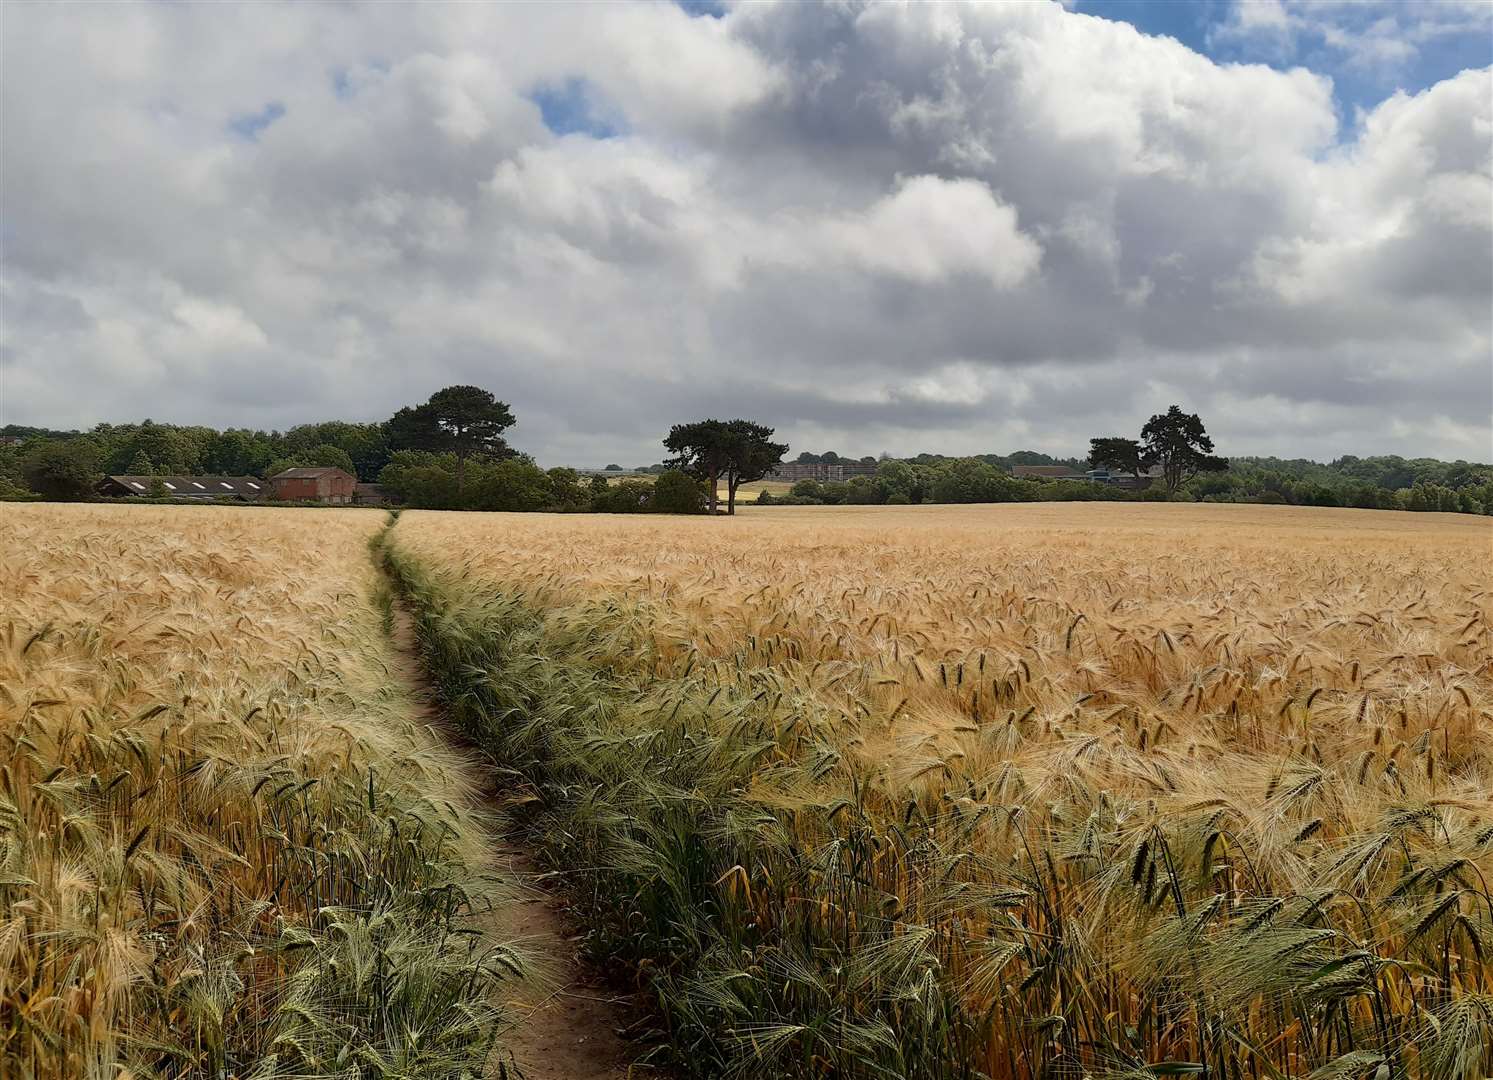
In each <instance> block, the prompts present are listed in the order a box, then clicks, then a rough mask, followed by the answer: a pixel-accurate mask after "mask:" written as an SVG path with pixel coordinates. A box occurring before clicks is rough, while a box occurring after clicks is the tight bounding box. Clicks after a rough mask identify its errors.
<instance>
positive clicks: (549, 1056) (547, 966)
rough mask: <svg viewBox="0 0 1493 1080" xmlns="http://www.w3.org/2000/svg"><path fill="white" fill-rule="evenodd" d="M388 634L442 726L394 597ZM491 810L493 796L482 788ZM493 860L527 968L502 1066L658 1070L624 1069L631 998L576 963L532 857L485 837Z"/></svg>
mask: <svg viewBox="0 0 1493 1080" xmlns="http://www.w3.org/2000/svg"><path fill="white" fill-rule="evenodd" d="M391 636H392V638H393V641H394V646H395V652H396V664H397V673H398V674H399V675H400V676H401V677H402V678H403V679H404V680H405V682H406V683H408V685H409V686H410V687H411V688H412V689H413V690H414V692H415V696H416V699H417V701H418V702H419V703H420V708H421V710H422V711H423V712H424V713H425V714H426V715H427V716H428V717H429V719H430V722H431V725H432V726H433V727H434V728H435V729H436V730H437V731H445V730H446V729H445V725H444V723H443V722H442V720H441V717H440V715H439V712H438V708H437V706H436V704H435V693H434V690H433V689H432V687H431V685H430V682H429V680H428V679H427V678H426V675H425V670H424V668H423V667H422V666H421V664H420V660H419V653H418V651H417V649H416V645H415V631H414V624H413V620H412V619H411V617H410V614H409V612H408V611H406V610H404V609H403V608H402V607H401V606H400V605H399V604H398V603H397V602H396V604H395V607H394V625H393V628H392V632H391ZM484 797H485V798H487V799H489V800H490V801H491V802H492V804H493V807H494V809H498V806H497V799H496V795H495V793H493V792H490V791H489V792H484ZM493 854H494V860H495V862H496V864H497V866H498V868H499V869H501V870H503V871H505V873H506V874H507V875H509V876H510V877H511V880H512V881H514V882H515V883H516V884H518V886H519V889H518V892H517V895H515V897H514V898H513V900H512V901H511V902H509V903H507V904H504V905H503V906H502V907H501V908H500V909H499V910H498V911H497V912H496V913H495V915H494V916H493V923H492V926H493V930H494V932H495V933H496V934H497V935H498V937H499V939H500V940H502V941H505V942H508V943H510V944H512V945H514V946H515V947H517V948H518V949H520V950H522V952H523V954H524V956H525V957H526V958H527V959H528V960H529V962H530V966H531V968H532V973H531V974H530V976H529V977H528V978H527V979H525V980H524V981H523V982H521V983H516V984H514V990H513V993H512V994H511V996H510V997H509V998H508V999H507V1000H506V1001H505V1002H504V1004H505V1006H506V1011H507V1012H508V1014H509V1015H510V1016H511V1017H512V1018H513V1027H512V1028H511V1030H509V1031H507V1032H504V1034H503V1036H502V1038H501V1039H500V1040H499V1041H500V1044H501V1045H502V1047H503V1050H504V1053H503V1057H502V1061H503V1064H504V1065H505V1066H506V1067H507V1069H508V1073H509V1075H510V1076H511V1075H512V1073H513V1070H514V1066H517V1070H518V1074H519V1076H521V1077H522V1078H523V1080H641V1078H642V1077H655V1076H657V1075H658V1073H657V1072H656V1071H655V1070H653V1069H650V1068H646V1067H633V1066H629V1064H628V1062H629V1061H630V1060H631V1059H632V1058H633V1057H635V1056H636V1053H637V1051H636V1048H635V1047H633V1046H631V1045H630V1044H629V1043H628V1042H627V1041H626V1040H624V1039H623V1038H621V1036H620V1035H619V1034H618V1032H619V1031H623V1030H625V1029H626V1028H627V1027H628V1026H629V1025H630V1024H631V1023H633V1022H634V1021H635V1020H636V1019H637V1014H636V1012H635V1011H634V1010H633V1009H632V1008H630V1007H629V1006H630V1005H631V1003H630V1002H629V1001H628V1000H627V999H625V998H619V997H617V996H616V995H615V994H614V993H612V992H611V991H610V990H609V989H608V988H607V987H606V985H605V984H604V983H603V982H602V981H601V980H600V979H598V978H596V977H595V975H594V973H593V972H591V971H590V970H589V969H588V968H587V966H586V965H585V964H583V963H581V962H580V960H579V959H578V958H577V956H576V949H575V943H574V935H573V934H572V933H571V931H570V928H569V926H568V924H567V920H566V917H565V914H564V909H563V907H562V905H561V904H560V902H559V901H558V900H557V899H556V898H555V897H554V896H552V895H551V894H549V893H547V892H546V891H544V890H543V889H542V888H540V887H539V885H538V883H537V879H538V876H539V875H538V874H537V873H536V871H535V862H534V859H533V856H532V854H531V853H530V852H529V851H527V850H526V849H525V848H524V847H523V846H522V845H520V844H516V843H514V842H513V840H512V838H510V837H505V836H503V835H501V834H495V835H494V836H493Z"/></svg>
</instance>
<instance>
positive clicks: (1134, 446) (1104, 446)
mask: <svg viewBox="0 0 1493 1080" xmlns="http://www.w3.org/2000/svg"><path fill="white" fill-rule="evenodd" d="M1013 460H1014V455H1013ZM1089 464H1090V465H1092V466H1094V468H1096V469H1117V470H1119V471H1120V472H1128V473H1134V474H1135V475H1136V476H1139V475H1140V474H1141V473H1143V472H1145V471H1146V470H1147V469H1149V468H1150V467H1151V465H1152V464H1153V463H1152V462H1151V461H1150V460H1149V459H1148V458H1147V457H1146V455H1145V453H1144V452H1143V451H1142V450H1141V445H1140V440H1139V439H1124V438H1120V437H1119V436H1116V435H1110V436H1105V437H1103V438H1099V439H1090V440H1089Z"/></svg>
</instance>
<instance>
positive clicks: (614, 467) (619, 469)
mask: <svg viewBox="0 0 1493 1080" xmlns="http://www.w3.org/2000/svg"><path fill="white" fill-rule="evenodd" d="M602 472H622V466H621V465H608V466H607V467H606V468H605V469H603V470H602Z"/></svg>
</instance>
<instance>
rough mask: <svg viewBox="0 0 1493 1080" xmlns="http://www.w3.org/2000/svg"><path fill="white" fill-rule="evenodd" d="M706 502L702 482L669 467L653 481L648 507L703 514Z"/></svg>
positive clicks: (671, 512)
mask: <svg viewBox="0 0 1493 1080" xmlns="http://www.w3.org/2000/svg"><path fill="white" fill-rule="evenodd" d="M762 494H763V495H764V496H765V495H766V494H767V492H765V491H764V492H763V493H762ZM706 504H707V501H706V495H705V487H704V485H703V484H701V483H700V482H699V481H698V480H696V479H695V478H694V477H692V476H690V475H688V474H687V473H684V472H682V471H680V470H679V469H670V470H668V471H667V472H663V473H660V474H659V476H658V479H657V480H656V481H654V484H653V501H652V505H651V506H650V507H649V509H650V510H652V511H653V512H654V513H657V514H703V513H705V508H706Z"/></svg>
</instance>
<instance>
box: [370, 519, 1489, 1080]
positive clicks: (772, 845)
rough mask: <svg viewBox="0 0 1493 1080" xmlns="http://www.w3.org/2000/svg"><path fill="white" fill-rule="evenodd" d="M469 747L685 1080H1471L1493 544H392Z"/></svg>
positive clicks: (681, 522)
mask: <svg viewBox="0 0 1493 1080" xmlns="http://www.w3.org/2000/svg"><path fill="white" fill-rule="evenodd" d="M386 552H387V565H388V566H389V568H390V570H391V571H392V573H393V575H394V576H395V578H396V580H397V582H398V584H399V587H400V588H401V589H402V590H404V591H405V592H406V593H407V595H408V597H409V600H410V602H411V603H412V604H413V605H414V607H415V610H416V612H417V617H418V620H419V633H420V636H421V640H422V645H423V649H424V653H425V657H426V660H427V662H428V664H429V666H430V668H431V670H432V672H433V674H434V676H435V678H436V679H437V680H438V682H439V683H440V685H441V688H442V695H443V697H444V699H445V701H446V702H447V705H448V708H449V710H450V712H451V715H452V718H453V720H454V721H455V722H456V723H458V724H459V725H460V726H461V727H462V729H463V730H464V731H465V732H466V733H467V735H468V737H469V738H471V739H472V740H473V741H475V742H477V743H478V744H479V745H482V746H484V747H485V748H486V749H488V751H489V752H490V753H491V754H492V756H493V757H494V758H495V759H496V760H497V761H498V762H499V763H501V764H502V765H503V767H505V768H507V769H510V770H512V774H513V776H514V777H515V779H516V782H522V784H523V785H524V787H525V789H526V791H527V794H526V795H524V796H523V797H522V798H521V799H520V800H518V801H519V802H520V803H521V804H522V805H523V808H524V814H525V822H526V827H527V828H528V829H529V830H530V833H531V835H532V836H533V837H535V839H536V843H537V844H539V845H540V847H541V848H542V850H543V851H544V852H545V854H546V857H547V858H548V859H549V860H550V861H551V862H552V863H553V865H554V866H555V867H556V868H557V869H559V870H563V871H564V873H565V875H566V879H567V881H568V882H569V884H570V888H571V890H572V892H573V894H574V895H575V896H576V897H577V898H578V902H579V903H581V905H582V907H583V909H585V910H589V911H590V913H591V915H592V917H591V919H590V920H589V921H588V925H589V926H590V928H591V939H590V942H589V944H590V947H591V949H592V951H593V952H594V953H595V954H596V955H597V956H598V957H601V958H604V959H606V960H609V961H613V962H617V963H620V964H623V965H625V967H626V970H630V971H635V972H637V973H638V974H639V976H640V977H641V979H642V980H643V982H644V984H645V985H646V986H647V987H648V988H649V990H650V992H651V993H653V994H654V995H655V996H656V998H657V1000H658V1004H659V1006H660V1013H661V1015H662V1016H663V1017H664V1018H665V1019H664V1022H665V1024H666V1027H667V1034H668V1037H669V1041H670V1043H671V1044H672V1045H673V1046H674V1047H675V1048H677V1049H678V1050H679V1052H680V1057H681V1058H682V1059H683V1060H685V1061H687V1062H688V1063H689V1064H690V1065H691V1066H692V1067H693V1068H694V1069H696V1070H697V1071H700V1072H702V1073H706V1074H711V1073H715V1072H725V1073H732V1072H734V1073H736V1074H739V1075H753V1076H782V1077H851V1076H855V1077H861V1076H864V1077H893V1076H896V1077H903V1076H907V1077H912V1076H916V1077H982V1076H983V1077H1033V1078H1034V1077H1046V1076H1072V1077H1080V1076H1093V1077H1100V1076H1109V1077H1148V1076H1155V1077H1161V1076H1172V1075H1182V1074H1206V1075H1210V1076H1217V1077H1222V1078H1231V1077H1251V1078H1256V1077H1269V1078H1271V1080H1275V1078H1279V1077H1287V1076H1289V1077H1305V1076H1310V1077H1312V1078H1313V1080H1329V1078H1335V1077H1341V1078H1344V1080H1347V1078H1355V1077H1369V1076H1374V1077H1377V1078H1378V1080H1385V1078H1388V1077H1417V1078H1437V1080H1441V1078H1448V1080H1449V1078H1453V1077H1455V1078H1462V1080H1469V1078H1476V1077H1484V1076H1488V1075H1490V1074H1493V1051H1490V1049H1489V1047H1490V1042H1493V1038H1490V1032H1493V957H1490V955H1489V950H1490V949H1493V893H1490V889H1489V879H1490V876H1493V797H1490V791H1493V716H1490V708H1493V579H1490V574H1489V570H1488V567H1489V565H1490V562H1489V559H1490V555H1493V531H1490V528H1489V524H1488V523H1487V522H1485V521H1482V520H1478V519H1468V518H1456V517H1452V516H1442V515H1436V516H1428V517H1419V516H1417V517H1409V516H1406V515H1393V514H1386V513H1376V512H1365V511H1333V510H1308V509H1292V508H1274V507H1244V506H1218V507H1210V506H1198V505H1188V506H1178V505H1170V506H1168V505H1148V504H1120V505H1107V504H1106V505H1100V504H1036V505H998V506H983V507H948V508H938V509H932V508H922V507H915V508H891V507H887V508H848V507H847V508H838V507H837V508H807V507H806V508H791V509H788V508H785V509H777V510H771V511H768V510H762V511H749V512H747V513H745V514H742V515H740V516H739V517H738V518H736V519H734V520H730V521H725V520H705V519H658V518H652V519H641V518H638V519H632V518H614V517H566V516H547V515H524V516H506V515H468V516H461V515H442V514H427V513H407V514H405V515H403V517H402V518H401V519H400V521H399V523H398V524H397V526H396V527H395V528H394V529H393V530H392V532H391V533H390V536H389V539H388V543H387V546H386Z"/></svg>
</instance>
